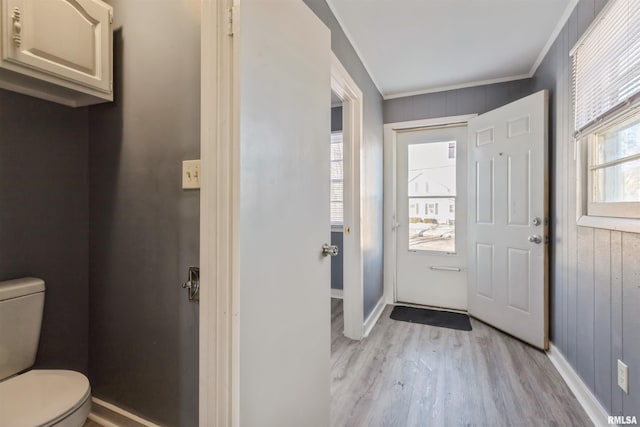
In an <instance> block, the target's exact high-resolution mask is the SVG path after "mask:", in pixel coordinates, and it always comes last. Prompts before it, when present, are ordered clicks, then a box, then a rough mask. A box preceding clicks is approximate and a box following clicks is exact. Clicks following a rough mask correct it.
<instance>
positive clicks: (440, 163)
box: [408, 141, 456, 253]
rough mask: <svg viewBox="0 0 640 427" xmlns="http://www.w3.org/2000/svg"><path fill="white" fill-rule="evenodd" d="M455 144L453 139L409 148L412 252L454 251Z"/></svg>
mask: <svg viewBox="0 0 640 427" xmlns="http://www.w3.org/2000/svg"><path fill="white" fill-rule="evenodd" d="M455 147H456V142H455V141H443V142H430V143H423V144H411V145H409V147H408V150H409V152H408V159H409V164H408V166H409V171H408V181H409V182H408V190H409V193H408V194H409V200H408V205H409V248H408V249H409V250H411V251H437V252H448V253H454V252H455V250H456V247H455V240H456V239H455V223H456V218H455V203H456V159H455V157H456V156H455ZM420 206H422V207H423V208H422V209H420V208H419V207H420Z"/></svg>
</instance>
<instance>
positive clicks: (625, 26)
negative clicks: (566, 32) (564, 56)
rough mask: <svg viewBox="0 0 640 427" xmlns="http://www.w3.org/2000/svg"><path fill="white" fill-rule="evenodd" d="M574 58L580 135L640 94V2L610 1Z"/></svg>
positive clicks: (576, 48)
mask: <svg viewBox="0 0 640 427" xmlns="http://www.w3.org/2000/svg"><path fill="white" fill-rule="evenodd" d="M571 55H572V57H573V61H572V62H573V66H572V71H573V95H574V108H575V126H576V130H578V131H579V130H581V129H584V128H585V127H586V126H587V125H589V124H590V123H592V122H593V121H594V120H596V119H598V118H600V117H602V116H603V115H604V114H606V113H607V112H609V111H611V110H612V109H614V108H616V107H618V106H620V105H621V104H623V103H624V102H626V101H627V100H629V98H631V97H633V96H634V95H636V94H638V92H640V0H610V2H609V4H608V5H607V6H606V9H605V10H604V11H603V12H602V13H601V14H600V15H599V17H598V18H597V19H596V21H594V23H593V24H592V25H591V27H589V29H588V30H587V31H586V33H585V35H584V36H583V37H582V38H581V39H580V40H579V41H578V43H577V44H576V46H575V47H574V48H573V50H572V51H571Z"/></svg>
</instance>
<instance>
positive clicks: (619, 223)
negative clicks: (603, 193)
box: [577, 215, 640, 233]
mask: <svg viewBox="0 0 640 427" xmlns="http://www.w3.org/2000/svg"><path fill="white" fill-rule="evenodd" d="M577 224H578V226H579V227H591V228H604V229H607V230H615V231H626V232H629V233H640V219H635V218H613V217H606V216H587V215H583V216H581V217H580V218H578V223H577Z"/></svg>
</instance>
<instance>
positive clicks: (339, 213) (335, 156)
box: [330, 131, 344, 225]
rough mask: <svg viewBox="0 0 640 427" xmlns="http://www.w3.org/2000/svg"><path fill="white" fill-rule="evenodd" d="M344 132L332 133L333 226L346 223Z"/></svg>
mask: <svg viewBox="0 0 640 427" xmlns="http://www.w3.org/2000/svg"><path fill="white" fill-rule="evenodd" d="M342 148H343V144H342V132H341V131H339V132H332V133H331V200H330V203H331V224H332V225H343V223H344V200H343V198H344V181H343V180H344V176H343V168H342V165H343V150H342Z"/></svg>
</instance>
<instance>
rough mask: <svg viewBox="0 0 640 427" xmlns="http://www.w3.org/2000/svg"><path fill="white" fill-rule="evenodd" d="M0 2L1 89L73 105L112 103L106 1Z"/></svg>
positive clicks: (110, 11) (109, 14)
mask: <svg viewBox="0 0 640 427" xmlns="http://www.w3.org/2000/svg"><path fill="white" fill-rule="evenodd" d="M0 1H1V2H2V8H1V10H0V15H1V16H0V18H1V19H0V39H1V42H2V43H1V44H2V46H1V48H2V55H1V56H0V88H3V89H8V90H12V91H15V92H20V93H24V94H26V95H31V96H35V97H38V98H43V99H47V100H49V101H53V102H57V103H60V104H65V105H69V106H71V107H80V106H84V105H91V104H97V103H101V102H107V101H113V65H112V64H113V32H112V28H111V27H112V23H113V8H112V7H111V6H110V5H108V4H106V3H104V2H103V1H100V0H0Z"/></svg>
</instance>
